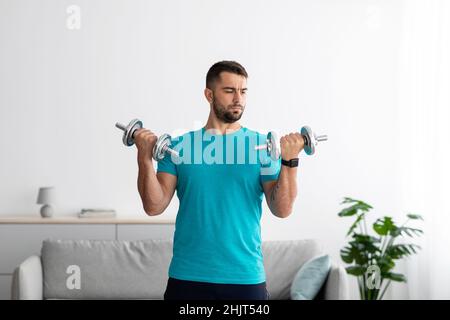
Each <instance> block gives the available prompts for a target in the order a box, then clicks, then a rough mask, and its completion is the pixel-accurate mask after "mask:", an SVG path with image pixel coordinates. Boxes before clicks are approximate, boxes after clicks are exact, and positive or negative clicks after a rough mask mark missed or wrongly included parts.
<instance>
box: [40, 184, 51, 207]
mask: <svg viewBox="0 0 450 320" xmlns="http://www.w3.org/2000/svg"><path fill="white" fill-rule="evenodd" d="M54 193H55V192H54V188H53V187H43V188H39V194H38V198H37V204H52V203H53V201H54V200H55V199H54V197H55V194H54Z"/></svg>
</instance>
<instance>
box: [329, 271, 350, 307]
mask: <svg viewBox="0 0 450 320" xmlns="http://www.w3.org/2000/svg"><path fill="white" fill-rule="evenodd" d="M324 286H325V292H324V298H325V300H349V299H350V296H349V292H348V275H347V271H345V269H344V267H343V266H341V265H338V264H337V263H332V265H331V269H330V272H329V273H328V278H327V280H326V283H325V285H324Z"/></svg>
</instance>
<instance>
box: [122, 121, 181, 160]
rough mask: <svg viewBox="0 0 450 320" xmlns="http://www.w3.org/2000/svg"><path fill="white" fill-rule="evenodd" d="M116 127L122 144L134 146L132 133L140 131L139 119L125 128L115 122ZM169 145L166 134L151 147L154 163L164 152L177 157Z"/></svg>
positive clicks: (162, 156) (170, 140)
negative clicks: (120, 132)
mask: <svg viewBox="0 0 450 320" xmlns="http://www.w3.org/2000/svg"><path fill="white" fill-rule="evenodd" d="M116 127H117V128H119V129H120V130H122V131H123V137H122V142H123V144H124V145H126V146H127V147H130V146H132V145H133V144H134V133H135V132H136V130H139V129H142V121H141V120H139V119H133V120H131V121H130V123H129V124H128V125H127V126H125V125H123V124H121V123H119V122H117V123H116ZM171 143H172V138H171V137H170V135H168V134H167V133H165V134H163V135H161V136H160V137H159V138H158V140H157V141H156V143H155V146H154V147H153V159H154V160H155V161H160V160H162V159H163V158H164V156H165V155H166V152H168V153H170V154H171V155H174V156H176V157H179V153H178V152H177V151H175V150H173V149H171V148H170V147H169V146H170V144H171Z"/></svg>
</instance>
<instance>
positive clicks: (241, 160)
mask: <svg viewBox="0 0 450 320" xmlns="http://www.w3.org/2000/svg"><path fill="white" fill-rule="evenodd" d="M265 142H266V136H265V135H263V134H260V133H257V132H255V131H252V130H249V129H247V128H244V127H242V128H241V129H239V130H237V131H234V132H232V133H228V134H225V135H222V134H215V133H213V132H212V131H210V130H208V131H206V130H205V129H204V128H202V129H200V130H197V131H191V132H188V133H186V134H184V135H182V136H180V137H177V138H174V139H172V145H171V146H172V148H173V149H175V150H177V151H178V152H179V157H178V158H175V157H173V156H171V155H169V154H166V156H165V158H164V159H163V160H161V161H160V162H158V169H157V172H167V173H170V174H173V175H175V176H177V186H176V191H177V196H178V199H179V200H180V207H179V210H178V214H177V218H176V223H175V235H174V245H173V257H172V261H171V263H170V267H169V277H172V278H176V279H180V280H190V281H202V282H211V283H223V284H257V283H261V282H264V281H265V280H266V277H265V272H264V265H263V256H262V250H261V228H260V219H261V213H262V200H263V194H264V190H263V187H262V183H263V182H266V181H270V180H277V179H278V175H279V172H280V167H281V160H278V161H272V160H271V159H270V157H269V156H268V155H267V153H266V151H265V150H262V151H256V150H255V148H254V146H255V145H258V144H264V143H265Z"/></svg>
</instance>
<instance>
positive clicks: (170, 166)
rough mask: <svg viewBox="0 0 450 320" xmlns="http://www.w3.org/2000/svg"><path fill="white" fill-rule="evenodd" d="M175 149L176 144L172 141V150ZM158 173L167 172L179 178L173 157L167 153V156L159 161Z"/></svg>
mask: <svg viewBox="0 0 450 320" xmlns="http://www.w3.org/2000/svg"><path fill="white" fill-rule="evenodd" d="M173 147H174V143H173V141H172V144H171V145H170V148H173ZM157 172H167V173H170V174H173V175H174V176H178V172H177V166H176V165H175V163H174V162H173V161H172V156H171V155H170V153H168V152H167V153H166V155H165V156H164V158H163V159H162V160H160V161H158V168H157Z"/></svg>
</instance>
